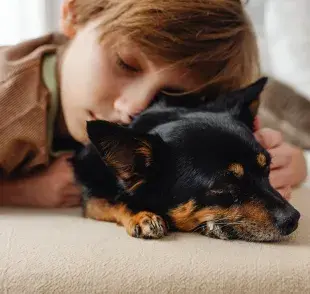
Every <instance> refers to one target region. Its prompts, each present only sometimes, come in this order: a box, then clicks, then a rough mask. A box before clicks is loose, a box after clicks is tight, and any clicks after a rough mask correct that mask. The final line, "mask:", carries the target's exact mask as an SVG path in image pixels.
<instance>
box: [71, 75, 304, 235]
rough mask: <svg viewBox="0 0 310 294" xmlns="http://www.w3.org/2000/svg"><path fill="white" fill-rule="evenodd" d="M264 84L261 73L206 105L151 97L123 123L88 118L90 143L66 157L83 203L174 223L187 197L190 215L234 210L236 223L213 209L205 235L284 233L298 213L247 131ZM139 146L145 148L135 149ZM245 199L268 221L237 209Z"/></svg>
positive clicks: (249, 129)
mask: <svg viewBox="0 0 310 294" xmlns="http://www.w3.org/2000/svg"><path fill="white" fill-rule="evenodd" d="M265 83H266V79H265V78H262V79H260V80H259V81H257V82H256V83H254V84H252V85H251V86H249V87H248V88H245V89H241V90H239V91H236V92H233V93H230V94H228V95H223V96H221V97H218V98H217V99H215V100H214V101H213V102H210V103H209V104H207V105H199V103H197V104H196V105H193V106H190V107H181V106H179V105H177V102H175V101H176V100H174V104H173V103H169V101H168V100H167V99H157V100H156V102H155V103H153V104H152V105H151V107H149V108H148V109H147V110H145V111H144V112H143V113H142V114H141V115H139V116H138V117H136V118H135V119H134V121H133V122H132V124H131V125H130V126H129V127H123V126H119V125H115V124H112V123H109V122H106V121H91V122H88V123H87V131H88V134H89V138H90V141H91V144H90V145H89V146H87V147H85V149H84V150H83V151H82V152H81V153H79V154H77V155H76V157H75V158H73V160H72V162H73V166H74V169H75V174H76V178H77V180H78V181H79V182H80V183H81V184H82V185H83V187H84V190H85V193H84V202H86V203H87V201H89V199H90V198H93V197H95V198H98V199H100V198H104V199H107V200H108V201H109V202H110V203H111V204H117V203H125V204H126V206H127V207H128V208H129V209H130V210H131V211H132V212H133V213H138V212H140V211H149V212H153V213H155V214H157V215H159V216H161V217H162V218H163V219H164V220H165V222H166V223H168V224H169V227H170V228H171V229H180V228H178V226H177V225H176V222H175V220H173V219H172V218H171V214H170V213H169V212H171V211H172V210H173V209H175V208H177V207H180V205H182V204H185V203H188V202H189V201H191V200H193V201H194V202H195V211H193V212H192V214H193V213H194V212H197V211H200V210H202V209H204V208H214V209H231V208H236V209H239V210H236V211H239V214H240V217H239V218H238V221H239V222H241V220H242V221H243V224H242V226H243V227H242V228H243V229H242V230H240V226H239V227H238V226H237V225H234V224H233V222H232V220H231V219H232V218H231V219H230V218H229V215H228V216H227V215H225V217H223V215H221V217H222V219H221V221H222V223H220V222H219V221H218V220H219V219H220V216H219V215H217V214H216V213H215V212H214V216H213V221H212V222H213V224H215V225H216V228H217V230H211V229H210V230H209V232H208V233H207V230H205V227H202V228H204V230H202V231H203V233H205V234H206V235H209V236H213V237H218V238H223V239H227V238H228V239H230V238H239V239H245V240H253V241H255V240H258V241H269V240H277V239H279V237H280V236H282V235H288V234H290V233H291V232H292V231H294V230H295V228H296V227H297V223H298V219H299V213H298V212H297V211H296V210H295V209H294V208H293V207H292V206H291V205H290V204H289V203H288V202H287V201H286V200H285V199H284V198H282V197H281V195H279V193H278V192H276V191H275V190H274V189H273V188H272V187H271V185H270V183H269V180H268V176H269V166H270V162H271V158H270V155H269V154H268V152H267V151H266V150H265V149H264V148H263V147H262V146H261V145H260V144H259V143H258V142H257V141H256V140H255V138H254V136H253V122H254V117H255V115H256V110H257V106H256V105H255V103H256V104H257V102H258V99H259V94H260V93H261V91H262V90H263V88H264V85H265ZM176 99H177V98H176ZM171 105H172V106H171ZM253 105H254V106H253ZM141 146H142V147H143V146H144V149H143V150H144V153H145V154H143V152H142V154H141V153H139V152H138V153H137V149H138V148H140V147H141ZM148 152H149V153H148ZM258 154H263V155H264V156H265V158H266V166H264V167H262V166H260V165H259V164H258V163H257V156H258ZM108 156H110V159H109V158H108ZM111 156H112V157H111ZM111 158H113V160H114V161H113V160H112V159H111ZM113 162H114V163H115V164H114V163H113ZM234 163H235V164H239V165H242V167H243V175H242V176H238V175H236V174H234V172H233V171H231V169H230V168H229V166H230V165H231V164H234ZM117 164H118V165H119V164H120V165H119V166H116V165H117ZM139 181H143V183H142V184H141V185H138V186H137V189H132V187H134V184H135V183H138V182H139ZM247 203H254V204H255V203H257V205H260V206H259V207H262V211H263V212H264V213H265V214H266V215H268V217H269V218H270V224H269V226H270V227H269V228H267V227H266V223H264V224H263V223H260V221H258V220H257V219H255V220H254V218H253V219H252V218H251V216H246V215H243V212H242V211H243V210H241V209H243V208H242V207H245V205H246V204H247ZM221 211H222V210H221ZM229 213H231V212H229ZM223 223H224V225H223ZM206 224H208V222H207V221H205V222H204V226H205V225H206ZM213 224H212V225H213ZM200 225H201V224H200V223H198V224H197V227H199V226H200ZM209 225H210V223H209Z"/></svg>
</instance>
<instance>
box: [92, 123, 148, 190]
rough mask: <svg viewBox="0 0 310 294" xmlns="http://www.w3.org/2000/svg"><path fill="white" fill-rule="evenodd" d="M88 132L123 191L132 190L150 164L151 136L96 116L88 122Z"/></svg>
mask: <svg viewBox="0 0 310 294" xmlns="http://www.w3.org/2000/svg"><path fill="white" fill-rule="evenodd" d="M87 133H88V137H89V139H90V141H91V143H92V144H93V145H94V146H95V148H96V149H97V151H98V152H99V154H100V157H101V159H102V160H103V161H104V163H105V164H106V166H107V167H109V168H110V169H111V170H112V172H113V173H114V174H115V176H116V178H117V180H118V182H119V183H120V184H121V185H122V186H123V188H124V189H125V191H126V192H127V193H129V194H132V193H134V192H135V191H136V190H137V189H138V188H139V187H140V186H141V185H142V184H143V183H144V182H145V180H146V175H147V173H148V170H149V169H150V168H151V167H152V165H153V140H152V139H154V138H153V136H151V135H148V134H137V133H136V132H135V131H134V130H132V129H130V128H127V127H123V126H119V125H117V124H114V123H110V122H107V121H99V120H98V121H90V122H87Z"/></svg>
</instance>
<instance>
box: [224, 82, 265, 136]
mask: <svg viewBox="0 0 310 294" xmlns="http://www.w3.org/2000/svg"><path fill="white" fill-rule="evenodd" d="M267 81H268V79H267V78H265V77H264V78H261V79H259V80H258V81H256V82H255V83H253V84H251V85H249V86H248V87H246V88H243V89H241V90H238V91H235V92H232V93H231V94H230V95H229V97H228V98H227V99H229V103H230V112H231V114H232V115H233V116H234V117H235V118H236V119H238V120H239V121H241V122H243V123H244V124H246V125H247V126H248V127H249V128H250V129H251V130H252V131H254V121H255V117H256V116H257V113H258V108H259V104H260V95H261V93H262V91H263V90H264V87H265V85H266V83H267Z"/></svg>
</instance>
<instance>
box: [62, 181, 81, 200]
mask: <svg viewBox="0 0 310 294" xmlns="http://www.w3.org/2000/svg"><path fill="white" fill-rule="evenodd" d="M64 194H65V198H67V196H68V197H72V195H75V196H76V197H80V198H81V195H82V191H81V188H80V187H79V186H78V185H74V184H72V185H68V186H67V187H66V188H65V189H64Z"/></svg>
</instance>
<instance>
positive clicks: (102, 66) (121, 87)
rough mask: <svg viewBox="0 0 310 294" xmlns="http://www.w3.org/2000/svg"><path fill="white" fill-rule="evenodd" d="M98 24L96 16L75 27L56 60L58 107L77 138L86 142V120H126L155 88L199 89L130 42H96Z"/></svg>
mask: <svg viewBox="0 0 310 294" xmlns="http://www.w3.org/2000/svg"><path fill="white" fill-rule="evenodd" d="M96 25H97V21H96V20H95V21H92V22H89V23H88V24H87V25H85V26H83V27H81V28H79V29H78V30H77V32H76V33H75V34H74V36H73V37H72V41H71V44H70V45H69V46H68V48H67V50H66V51H65V53H64V55H63V56H62V58H61V63H60V83H61V103H62V110H63V115H64V119H65V124H66V127H67V129H68V131H69V133H70V135H71V136H73V138H74V139H75V140H77V141H79V142H81V143H86V142H87V141H88V139H87V135H86V121H87V120H94V119H102V120H108V121H111V122H117V123H120V124H128V123H130V121H131V117H132V116H134V115H135V114H137V113H139V112H141V111H142V110H144V109H145V108H146V107H147V106H148V105H149V103H150V102H151V101H152V99H153V98H154V96H155V95H156V94H157V93H158V92H160V91H163V90H167V91H169V92H174V91H189V90H193V89H196V88H197V86H198V82H197V79H196V80H195V81H194V78H193V77H192V76H191V75H189V74H188V73H187V74H186V71H184V70H182V69H181V68H176V67H174V68H172V67H169V66H168V65H167V64H164V63H162V62H160V61H154V60H153V61H151V60H150V59H148V57H147V56H146V55H145V54H143V53H142V52H141V50H139V48H137V46H136V45H135V44H134V43H133V42H130V41H128V42H127V43H125V44H123V45H122V46H121V47H118V48H116V47H115V46H112V44H113V43H114V44H115V42H113V41H115V40H113V39H112V38H111V39H109V41H108V42H104V43H99V41H98V31H97V30H96V29H95V27H96Z"/></svg>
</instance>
